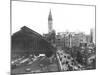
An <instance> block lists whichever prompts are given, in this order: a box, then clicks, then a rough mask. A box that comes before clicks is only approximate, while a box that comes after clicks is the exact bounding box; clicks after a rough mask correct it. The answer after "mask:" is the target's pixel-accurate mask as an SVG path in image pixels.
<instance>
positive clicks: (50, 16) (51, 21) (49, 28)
mask: <svg viewBox="0 0 100 75" xmlns="http://www.w3.org/2000/svg"><path fill="white" fill-rule="evenodd" d="M52 23H53V19H52V13H51V9H50V12H49V16H48V31H49V33H50V32H52Z"/></svg>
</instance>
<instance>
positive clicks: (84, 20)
mask: <svg viewBox="0 0 100 75" xmlns="http://www.w3.org/2000/svg"><path fill="white" fill-rule="evenodd" d="M50 9H51V13H52V18H53V29H54V30H55V31H56V33H57V32H66V31H69V32H84V33H86V34H89V33H90V29H91V28H93V29H94V28H95V7H93V6H79V5H67V4H66V5H63V4H48V3H35V2H18V1H12V34H13V33H15V32H17V31H19V30H20V28H21V27H23V26H27V27H29V28H31V29H32V30H34V31H36V32H38V33H40V34H43V33H48V15H49V12H50Z"/></svg>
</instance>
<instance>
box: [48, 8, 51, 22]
mask: <svg viewBox="0 0 100 75" xmlns="http://www.w3.org/2000/svg"><path fill="white" fill-rule="evenodd" d="M49 20H52V13H51V9H50V12H49V16H48V21H49Z"/></svg>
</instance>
